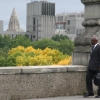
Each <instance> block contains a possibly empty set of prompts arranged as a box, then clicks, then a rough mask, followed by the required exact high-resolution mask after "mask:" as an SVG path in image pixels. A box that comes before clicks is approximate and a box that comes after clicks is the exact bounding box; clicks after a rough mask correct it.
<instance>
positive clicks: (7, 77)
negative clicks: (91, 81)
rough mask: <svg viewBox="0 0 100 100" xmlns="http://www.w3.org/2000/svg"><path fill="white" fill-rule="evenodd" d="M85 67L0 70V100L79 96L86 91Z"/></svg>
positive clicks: (9, 68)
mask: <svg viewBox="0 0 100 100" xmlns="http://www.w3.org/2000/svg"><path fill="white" fill-rule="evenodd" d="M86 70H87V67H86V66H82V65H68V66H67V65H66V66H25V67H1V68H0V100H20V99H31V98H45V97H55V96H68V95H79V94H83V93H84V92H85V91H86V86H85V76H86Z"/></svg>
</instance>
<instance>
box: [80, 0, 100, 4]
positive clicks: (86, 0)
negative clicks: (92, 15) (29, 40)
mask: <svg viewBox="0 0 100 100" xmlns="http://www.w3.org/2000/svg"><path fill="white" fill-rule="evenodd" d="M81 2H82V3H84V4H87V3H100V0H81Z"/></svg>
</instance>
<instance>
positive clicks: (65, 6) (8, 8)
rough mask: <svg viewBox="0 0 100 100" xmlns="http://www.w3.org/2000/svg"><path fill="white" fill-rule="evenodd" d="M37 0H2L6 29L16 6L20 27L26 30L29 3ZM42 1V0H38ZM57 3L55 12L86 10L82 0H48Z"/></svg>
mask: <svg viewBox="0 0 100 100" xmlns="http://www.w3.org/2000/svg"><path fill="white" fill-rule="evenodd" d="M31 1H37V0H0V20H3V22H4V31H6V30H7V29H8V24H9V20H10V16H11V13H12V11H13V8H14V7H15V9H16V13H17V16H18V19H19V23H20V28H21V29H24V30H25V31H26V10H27V3H30V2H31ZM38 1H40V0H38ZM46 1H48V2H53V3H55V5H56V8H55V13H56V14H58V13H62V12H65V13H73V12H78V13H79V12H84V5H83V4H82V3H81V0H46ZM73 1H74V2H73Z"/></svg>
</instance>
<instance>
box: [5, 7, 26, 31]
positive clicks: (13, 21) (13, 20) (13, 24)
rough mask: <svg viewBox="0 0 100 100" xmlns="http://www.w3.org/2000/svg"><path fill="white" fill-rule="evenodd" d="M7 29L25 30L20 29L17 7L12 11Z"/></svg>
mask: <svg viewBox="0 0 100 100" xmlns="http://www.w3.org/2000/svg"><path fill="white" fill-rule="evenodd" d="M7 31H15V32H24V30H22V29H20V24H19V20H18V17H17V14H16V11H15V8H14V9H13V11H12V14H11V17H10V21H9V25H8V29H7Z"/></svg>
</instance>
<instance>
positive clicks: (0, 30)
mask: <svg viewBox="0 0 100 100" xmlns="http://www.w3.org/2000/svg"><path fill="white" fill-rule="evenodd" d="M0 32H3V21H2V20H0Z"/></svg>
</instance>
